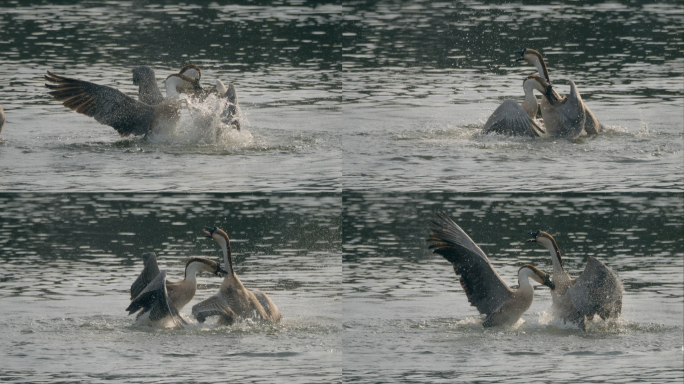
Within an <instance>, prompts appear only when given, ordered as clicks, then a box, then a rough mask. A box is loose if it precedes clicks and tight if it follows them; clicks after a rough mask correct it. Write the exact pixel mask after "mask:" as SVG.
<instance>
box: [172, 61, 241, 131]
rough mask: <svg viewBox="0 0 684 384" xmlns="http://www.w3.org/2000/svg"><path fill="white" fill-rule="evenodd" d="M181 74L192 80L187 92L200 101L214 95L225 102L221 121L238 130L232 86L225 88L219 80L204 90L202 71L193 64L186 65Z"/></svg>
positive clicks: (235, 94)
mask: <svg viewBox="0 0 684 384" xmlns="http://www.w3.org/2000/svg"><path fill="white" fill-rule="evenodd" d="M180 73H181V74H183V75H185V76H188V77H190V78H192V79H193V82H192V91H191V92H188V93H190V94H192V95H193V96H194V97H195V98H197V99H198V100H200V101H204V100H205V99H206V98H207V97H209V96H210V95H216V96H218V97H219V98H220V99H223V100H225V101H227V103H228V104H227V106H226V107H225V108H224V109H223V111H222V112H221V121H222V122H223V123H225V124H228V125H230V126H232V127H234V128H235V129H237V130H238V131H239V130H240V121H239V120H238V119H237V117H236V116H237V109H238V98H237V91H236V90H235V87H234V86H233V84H229V85H228V87H226V86H225V85H224V84H223V82H222V81H221V80H218V79H217V80H216V84H215V85H214V86H213V87H209V88H204V87H202V86H201V85H200V80H201V79H202V70H201V69H200V67H198V66H197V65H195V64H188V65H186V66H185V67H183V68H182V69H181V71H180Z"/></svg>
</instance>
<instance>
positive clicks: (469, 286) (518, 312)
mask: <svg viewBox="0 0 684 384" xmlns="http://www.w3.org/2000/svg"><path fill="white" fill-rule="evenodd" d="M435 215H436V216H437V218H436V219H434V220H431V222H432V224H433V225H434V226H435V228H432V229H431V231H432V233H431V234H430V237H429V238H428V239H427V241H428V242H429V243H431V244H430V246H429V249H432V252H434V253H437V254H439V255H442V257H444V258H445V259H446V260H447V261H449V262H450V263H451V264H453V267H454V272H456V274H457V275H460V276H461V278H460V282H461V287H463V291H465V294H466V296H468V301H469V302H470V304H471V305H473V306H474V307H475V308H477V310H478V311H479V312H480V313H482V314H485V315H487V317H486V318H485V320H484V322H482V325H483V326H485V327H492V326H499V325H512V324H515V323H516V322H517V321H518V319H520V317H521V316H522V314H523V313H525V311H527V309H528V308H529V307H530V305H531V304H532V300H533V299H534V288H533V287H532V285H531V284H530V281H529V279H532V280H534V281H536V282H538V283H539V284H543V285H546V286H549V287H553V283H552V282H551V281H550V279H549V275H548V274H546V273H544V272H542V271H540V270H539V269H537V268H535V267H534V266H532V265H530V264H525V265H523V266H522V267H520V269H519V270H518V284H519V285H518V289H516V290H512V289H510V288H509V287H508V286H507V285H506V283H504V281H503V280H502V279H501V276H499V274H498V273H496V270H494V267H493V266H492V264H491V263H490V262H489V259H488V258H487V255H485V253H484V252H483V251H482V250H481V249H480V247H478V246H477V244H475V243H474V242H473V241H472V240H471V239H470V237H468V235H467V234H466V233H465V232H464V231H463V230H462V229H461V228H460V227H459V226H458V225H456V223H454V222H453V221H452V220H451V219H450V218H449V217H448V216H447V215H446V214H444V213H441V212H440V213H436V214H435Z"/></svg>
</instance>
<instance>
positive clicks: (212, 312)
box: [192, 227, 282, 325]
mask: <svg viewBox="0 0 684 384" xmlns="http://www.w3.org/2000/svg"><path fill="white" fill-rule="evenodd" d="M204 234H205V235H206V237H208V238H211V239H213V240H214V241H216V242H217V243H218V244H219V245H220V246H221V250H222V251H223V259H224V262H225V265H226V266H227V268H228V273H227V274H226V276H225V277H224V278H223V283H222V284H221V287H220V288H219V291H218V293H217V294H215V295H214V296H212V297H210V298H208V299H206V300H204V301H202V302H201V303H199V304H196V305H195V306H193V307H192V314H193V315H194V316H195V317H196V318H197V321H199V322H200V323H203V322H204V321H205V320H206V318H207V317H209V316H219V324H225V325H231V324H234V323H235V322H237V321H238V320H239V319H248V318H257V319H259V320H265V321H269V322H272V323H274V322H276V321H278V320H280V318H281V317H282V314H281V313H280V311H279V310H278V308H277V307H276V305H275V304H274V303H273V301H271V299H270V298H269V297H268V296H267V295H266V294H265V293H263V292H261V291H259V290H256V289H255V290H252V291H250V290H249V289H247V288H245V286H244V285H242V282H241V281H240V279H239V278H238V277H237V275H236V274H235V270H234V269H233V259H232V255H231V249H230V239H229V238H228V234H226V233H225V232H224V231H223V230H221V229H219V228H216V227H214V228H210V227H205V228H204Z"/></svg>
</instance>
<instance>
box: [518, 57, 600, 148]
mask: <svg viewBox="0 0 684 384" xmlns="http://www.w3.org/2000/svg"><path fill="white" fill-rule="evenodd" d="M517 53H518V54H519V55H520V56H521V57H520V58H519V59H518V61H525V62H527V63H529V64H532V65H534V66H535V68H537V71H538V72H539V76H540V77H541V78H542V79H543V80H544V81H545V83H546V85H545V91H544V92H543V95H544V97H542V102H541V111H542V117H543V119H544V126H545V128H546V131H547V132H548V134H549V135H550V136H564V137H577V136H579V135H581V134H582V133H586V134H588V135H596V134H598V133H599V132H601V131H602V130H603V125H602V124H601V123H600V122H599V121H598V119H597V118H596V116H594V114H593V113H592V112H591V110H590V109H589V107H588V106H587V105H586V103H585V102H584V101H583V100H582V96H581V95H580V93H579V91H578V89H577V86H576V85H575V83H574V82H572V81H570V93H569V94H568V96H560V95H559V94H558V93H557V92H556V91H555V89H554V88H553V87H552V86H551V78H550V77H549V71H548V67H547V66H546V62H545V61H544V58H543V57H542V55H541V54H540V53H539V52H537V51H535V50H534V49H527V48H524V49H523V50H522V51H519V52H517Z"/></svg>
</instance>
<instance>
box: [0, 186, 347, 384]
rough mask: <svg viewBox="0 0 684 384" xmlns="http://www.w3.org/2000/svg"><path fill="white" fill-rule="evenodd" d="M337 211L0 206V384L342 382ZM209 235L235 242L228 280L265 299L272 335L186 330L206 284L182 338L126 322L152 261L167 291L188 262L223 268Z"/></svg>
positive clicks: (233, 199)
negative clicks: (165, 278)
mask: <svg viewBox="0 0 684 384" xmlns="http://www.w3.org/2000/svg"><path fill="white" fill-rule="evenodd" d="M339 203H340V199H339V197H336V196H334V195H331V196H326V195H319V196H308V195H302V196H299V195H278V196H272V195H224V194H206V195H182V194H180V195H170V194H156V195H155V194H129V195H123V194H76V195H63V194H56V195H30V194H27V195H17V194H9V195H7V194H5V195H0V252H1V253H0V259H2V262H3V266H4V267H3V269H2V271H0V305H1V306H2V307H3V308H11V310H9V311H2V314H0V318H1V320H0V321H1V322H2V323H3V324H5V327H4V330H3V331H2V332H0V339H1V340H2V344H3V345H5V346H7V348H5V349H3V350H2V352H0V355H1V356H0V359H1V360H2V361H3V366H2V367H1V368H0V377H2V378H3V379H11V378H18V379H20V380H21V378H24V379H25V378H27V377H31V378H32V380H35V381H39V380H42V381H54V380H57V379H58V378H61V379H65V378H71V380H73V381H92V380H99V379H101V380H115V381H118V382H132V381H139V380H145V381H158V380H159V378H161V377H167V376H168V375H172V376H174V377H176V378H177V380H180V381H186V382H188V381H192V380H196V379H197V377H203V378H204V379H203V380H206V381H213V382H216V381H217V380H224V379H225V378H226V377H230V378H231V379H234V380H238V381H242V380H244V381H250V382H273V381H274V380H284V381H288V382H313V381H324V382H330V381H333V380H338V379H339V377H340V374H341V370H340V367H341V362H340V358H341V355H340V345H339V330H340V316H341V315H340V301H341V296H340V290H339V287H340V284H341V257H340V233H341V232H340V225H341V222H340V220H341V216H340V214H341V207H340V204H339ZM205 225H218V226H219V227H221V228H223V229H225V230H226V231H227V233H228V234H229V235H230V236H231V239H232V250H233V255H234V258H235V263H236V267H235V268H236V273H237V274H238V275H239V276H240V279H241V280H242V282H243V283H244V284H245V286H246V287H248V288H250V289H260V290H262V291H264V292H266V293H267V294H268V295H269V296H270V297H271V299H272V300H273V301H274V302H275V303H276V304H277V306H278V307H279V309H280V310H281V311H282V313H283V316H284V317H283V320H282V321H281V322H280V323H278V324H275V325H273V324H261V323H251V322H248V321H247V322H244V323H241V324H239V325H238V326H234V327H225V326H219V325H217V324H216V321H215V319H210V320H208V321H207V323H204V324H198V323H196V322H195V321H194V319H193V318H192V316H191V315H190V310H191V307H192V305H193V304H194V303H197V302H199V301H201V300H203V299H206V298H208V297H209V296H211V295H212V294H214V293H215V292H216V290H217V289H218V287H219V285H220V283H221V279H219V278H216V277H214V276H209V275H208V274H202V275H200V276H199V277H198V291H197V294H196V296H195V298H194V299H193V301H192V302H191V303H190V304H189V305H188V306H186V307H185V308H184V309H183V310H182V311H181V313H182V314H183V316H184V317H185V318H186V319H187V320H188V321H189V322H190V323H191V324H190V325H189V326H188V328H187V329H186V330H164V329H154V328H148V327H139V326H135V325H134V317H133V316H127V312H126V311H125V310H124V309H125V308H126V307H127V306H128V304H129V289H130V285H131V284H132V282H133V281H134V280H135V278H136V277H137V275H138V274H139V273H140V270H141V269H142V260H141V258H140V256H141V254H142V253H144V252H149V251H153V252H155V253H156V254H157V257H158V262H159V264H160V269H162V270H163V269H166V270H167V271H168V273H169V278H170V279H171V280H173V281H175V280H177V279H179V277H181V276H182V275H183V268H184V266H185V262H186V261H187V259H188V258H189V257H192V256H203V257H208V258H212V259H215V260H216V259H219V258H221V253H220V249H219V248H218V247H217V246H216V244H215V243H214V242H213V241H211V240H209V239H206V238H205V237H204V234H203V233H202V228H203V227H204V226H205ZM64 356H68V359H67V360H66V361H65V359H64ZM226 359H228V360H230V364H228V365H226V363H225V361H226ZM160 362H161V364H160ZM122 366H125V367H127V368H126V370H125V372H124V371H121V367H122ZM217 367H220V369H217ZM36 377H37V378H38V379H34V378H36ZM276 378H277V379H276Z"/></svg>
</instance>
